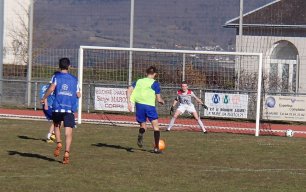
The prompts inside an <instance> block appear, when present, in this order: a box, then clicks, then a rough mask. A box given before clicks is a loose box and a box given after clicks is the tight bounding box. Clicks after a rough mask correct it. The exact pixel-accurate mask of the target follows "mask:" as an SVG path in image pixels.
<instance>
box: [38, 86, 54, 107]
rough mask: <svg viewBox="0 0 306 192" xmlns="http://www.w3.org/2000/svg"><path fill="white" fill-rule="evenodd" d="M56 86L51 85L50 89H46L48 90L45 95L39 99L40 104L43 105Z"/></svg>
mask: <svg viewBox="0 0 306 192" xmlns="http://www.w3.org/2000/svg"><path fill="white" fill-rule="evenodd" d="M55 87H56V85H55V84H53V83H52V84H51V85H50V87H49V88H48V90H47V91H46V93H45V95H44V96H43V98H42V99H41V101H40V102H41V103H42V104H44V103H45V100H46V99H47V98H48V97H49V95H51V94H52V92H53V91H54V90H55Z"/></svg>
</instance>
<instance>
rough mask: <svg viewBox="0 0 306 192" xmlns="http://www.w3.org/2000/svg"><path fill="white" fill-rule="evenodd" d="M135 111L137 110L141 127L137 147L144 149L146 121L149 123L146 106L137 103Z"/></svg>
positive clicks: (137, 118)
mask: <svg viewBox="0 0 306 192" xmlns="http://www.w3.org/2000/svg"><path fill="white" fill-rule="evenodd" d="M135 109H136V113H135V114H136V121H137V122H138V123H139V125H140V128H139V131H138V137H137V145H138V147H143V135H144V133H145V132H146V121H147V117H146V109H145V105H143V104H139V103H136V104H135Z"/></svg>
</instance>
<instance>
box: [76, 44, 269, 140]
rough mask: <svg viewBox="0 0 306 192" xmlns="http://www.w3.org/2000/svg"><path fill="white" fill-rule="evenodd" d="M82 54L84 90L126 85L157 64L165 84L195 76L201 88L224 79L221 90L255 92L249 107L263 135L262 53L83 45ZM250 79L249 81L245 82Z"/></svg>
mask: <svg viewBox="0 0 306 192" xmlns="http://www.w3.org/2000/svg"><path fill="white" fill-rule="evenodd" d="M130 53H132V55H133V60H132V61H133V62H132V65H129V56H130ZM78 57H79V58H78V79H79V84H80V88H81V90H82V91H83V85H84V83H89V82H94V83H97V84H99V83H100V84H103V85H124V86H125V87H126V86H127V85H128V84H129V83H128V82H129V81H130V80H131V79H132V80H136V79H137V78H139V77H141V75H143V72H144V71H145V67H147V66H149V65H157V66H158V68H159V69H160V71H159V77H158V78H159V79H158V80H159V81H160V82H161V86H162V87H172V88H174V87H178V86H179V82H180V81H182V80H187V81H188V82H189V81H190V79H191V78H193V79H192V80H191V82H195V83H191V86H192V88H193V87H195V86H194V85H198V86H197V87H198V88H200V89H205V90H212V85H214V84H218V82H221V84H222V86H219V88H218V90H223V91H225V93H230V92H232V93H233V94H234V93H237V94H239V93H241V92H252V94H253V95H254V99H253V100H254V101H253V103H254V104H253V105H254V109H251V108H252V107H248V110H255V111H252V114H253V116H254V120H255V121H256V123H255V127H254V131H255V136H259V132H260V116H261V107H262V106H261V105H262V103H261V91H262V70H263V61H262V59H263V56H262V53H248V52H221V51H195V50H170V49H147V48H124V47H100V46H80V48H79V55H78ZM237 66H238V67H237ZM249 75H252V76H254V79H253V81H256V82H252V81H251V79H250V78H248V76H249ZM216 76H218V78H217V80H216V79H215V78H216ZM237 76H238V77H237ZM188 78H189V79H188ZM246 79H247V80H248V82H244V81H245V80H246ZM215 81H216V82H215ZM223 84H224V85H223ZM220 87H221V88H220ZM255 94H256V97H255ZM83 96H84V92H83V94H82V97H83ZM169 97H170V96H169ZM83 100H84V99H83ZM83 100H82V98H80V99H79V108H78V123H79V124H80V123H81V122H82V106H84V105H82V104H83ZM255 100H256V101H255ZM246 102H249V101H246ZM245 105H246V106H249V105H250V104H249V103H246V104H245ZM253 105H250V106H253ZM246 113H247V115H248V113H250V112H246Z"/></svg>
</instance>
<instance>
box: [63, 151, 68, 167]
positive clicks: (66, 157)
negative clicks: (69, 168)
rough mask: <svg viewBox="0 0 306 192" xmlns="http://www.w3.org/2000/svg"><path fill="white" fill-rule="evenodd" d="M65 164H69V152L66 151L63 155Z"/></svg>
mask: <svg viewBox="0 0 306 192" xmlns="http://www.w3.org/2000/svg"><path fill="white" fill-rule="evenodd" d="M63 164H69V152H68V151H65V155H64V157H63Z"/></svg>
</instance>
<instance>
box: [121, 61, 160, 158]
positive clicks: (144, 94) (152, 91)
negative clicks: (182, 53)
mask: <svg viewBox="0 0 306 192" xmlns="http://www.w3.org/2000/svg"><path fill="white" fill-rule="evenodd" d="M146 73H147V77H145V78H142V79H138V80H137V81H136V82H134V83H133V84H132V86H130V87H129V88H128V90H127V98H128V109H129V111H132V103H133V104H135V107H136V120H137V122H138V123H139V124H140V129H139V134H138V140H137V145H138V146H139V147H142V146H143V134H144V133H145V131H146V121H147V119H148V120H149V121H150V122H151V124H152V126H153V129H154V141H155V147H154V153H160V152H161V151H160V150H159V139H160V131H159V127H158V114H157V111H156V107H155V100H156V99H157V101H158V102H159V103H160V104H164V103H165V102H164V100H163V99H162V98H161V96H160V86H159V83H158V82H157V81H155V80H154V78H155V77H156V75H157V69H156V68H155V67H154V66H151V67H149V68H148V69H147V70H146Z"/></svg>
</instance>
